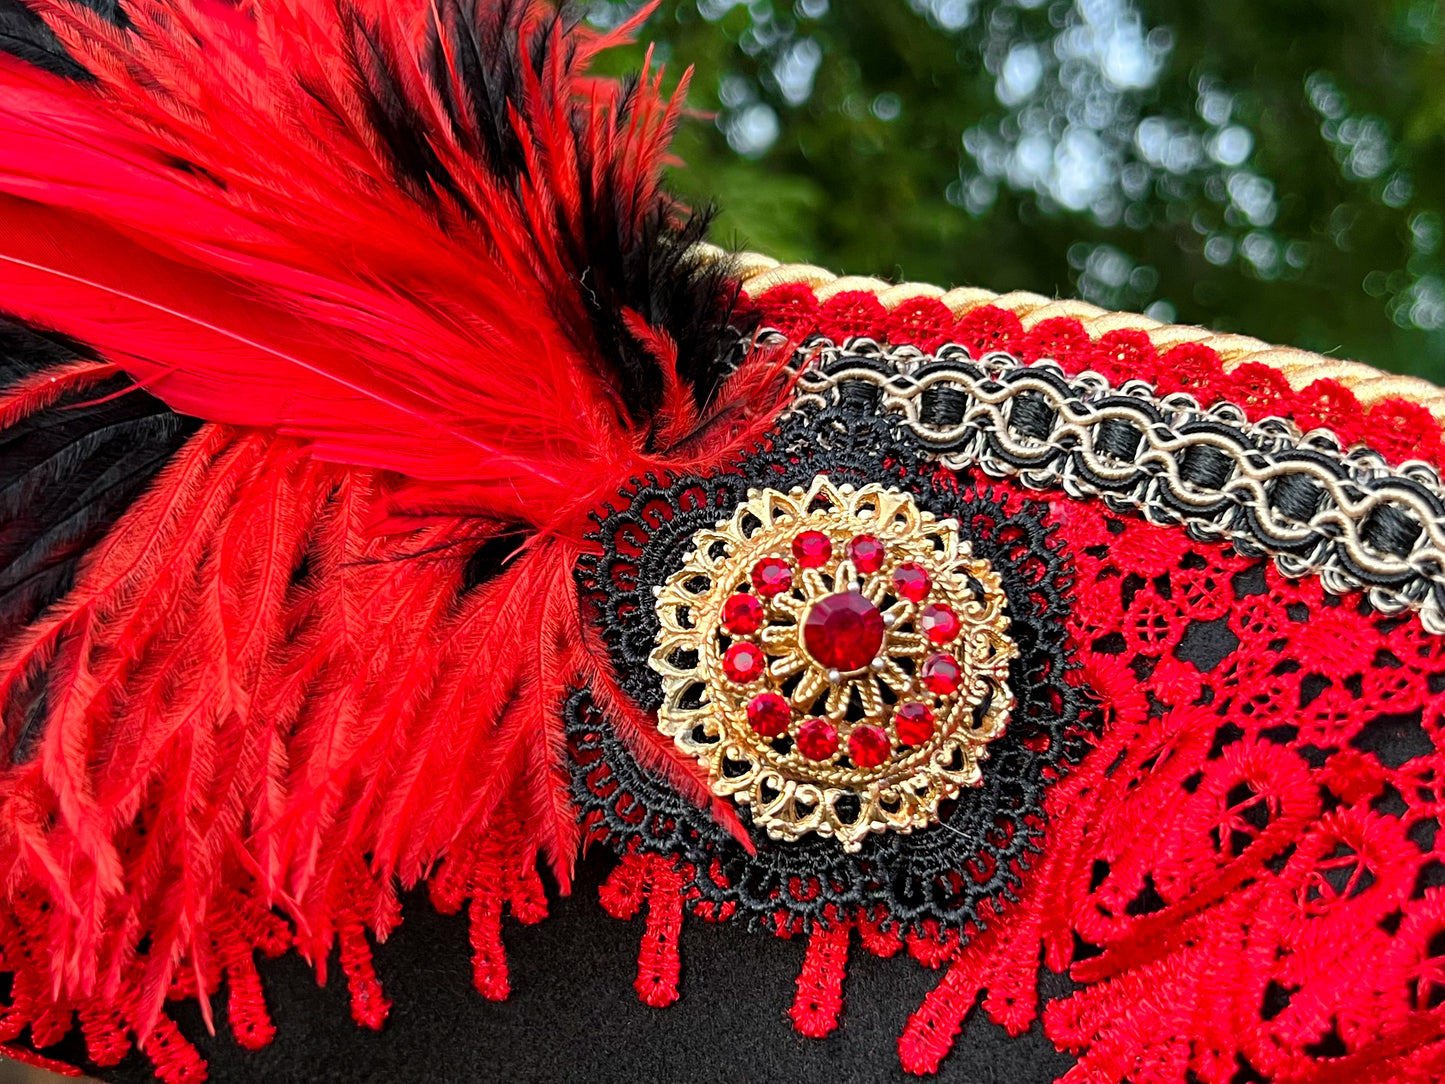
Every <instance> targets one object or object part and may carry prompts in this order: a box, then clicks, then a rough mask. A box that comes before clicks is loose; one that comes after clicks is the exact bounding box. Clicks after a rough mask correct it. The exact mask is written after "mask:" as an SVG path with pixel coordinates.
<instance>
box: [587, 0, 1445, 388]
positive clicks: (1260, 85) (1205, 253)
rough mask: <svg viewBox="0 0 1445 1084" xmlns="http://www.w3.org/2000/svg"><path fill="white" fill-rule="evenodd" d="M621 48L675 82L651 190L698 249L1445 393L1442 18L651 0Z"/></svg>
mask: <svg viewBox="0 0 1445 1084" xmlns="http://www.w3.org/2000/svg"><path fill="white" fill-rule="evenodd" d="M637 6H638V5H637V4H636V3H631V2H621V0H594V2H592V3H590V4H587V5H586V7H585V12H586V15H587V17H588V18H589V19H590V20H592V21H593V22H594V23H597V24H599V25H610V24H615V23H616V22H617V21H618V20H620V19H622V18H625V17H626V16H627V15H629V14H631V13H632V12H634V11H635V10H636V9H637ZM641 37H642V38H643V39H644V40H645V41H651V42H654V43H655V45H656V50H657V56H658V58H659V59H661V60H664V61H666V62H667V64H668V69H669V76H670V77H675V76H676V75H677V74H679V73H680V72H681V71H682V70H683V68H684V67H685V66H687V65H692V66H693V67H694V68H695V72H694V76H693V82H692V85H691V88H690V91H689V96H688V100H689V103H690V104H691V105H692V106H693V107H694V108H696V109H699V110H706V111H709V112H710V113H712V114H713V116H712V117H711V118H705V119H702V120H699V121H695V122H693V123H691V124H689V125H687V126H685V128H684V131H683V132H682V133H681V135H680V136H679V138H678V141H677V144H676V149H677V152H678V154H679V156H680V157H681V158H682V159H683V160H684V161H685V162H686V163H687V165H686V168H684V169H678V170H676V171H675V176H674V178H673V182H674V187H675V188H676V189H677V190H678V191H679V192H680V193H681V194H682V195H683V196H684V198H685V199H687V200H688V201H689V202H690V203H692V204H693V205H694V206H696V205H699V204H702V203H705V202H707V201H708V200H709V199H716V200H717V201H718V203H719V204H720V206H721V208H722V213H721V215H720V217H719V219H718V222H717V227H716V229H715V236H716V237H717V238H718V239H719V240H720V241H722V242H723V243H727V244H732V245H738V246H742V247H747V248H750V249H755V250H758V251H763V252H766V253H768V254H770V255H773V256H776V257H778V258H779V259H783V260H797V261H806V262H810V263H817V264H821V265H823V266H825V267H828V268H830V269H832V270H835V271H839V272H849V273H860V274H875V275H881V276H883V277H886V278H893V279H900V278H906V279H919V280H924V281H929V282H936V283H938V284H940V285H944V286H948V285H981V286H987V287H989V288H990V289H994V290H1012V289H1026V290H1033V291H1036V292H1038V293H1043V294H1048V295H1057V296H1082V297H1085V298H1087V299H1089V300H1091V301H1094V302H1096V303H1098V304H1101V305H1106V306H1110V307H1115V308H1126V309H1132V310H1141V311H1144V310H1147V311H1149V312H1150V313H1151V314H1152V315H1156V316H1159V317H1161V318H1164V319H1177V320H1180V321H1183V322H1189V323H1200V324H1204V325H1207V326H1211V327H1214V328H1218V329H1221V330H1233V331H1242V332H1246V333H1248V334H1252V335H1256V336H1259V337H1261V338H1264V339H1268V340H1270V341H1275V342H1282V343H1291V344H1295V345H1298V346H1302V347H1306V348H1308V349H1312V350H1317V351H1320V352H1323V353H1326V354H1331V355H1333V356H1338V357H1350V358H1357V359H1360V360H1364V361H1368V362H1371V363H1372V364H1375V365H1378V366H1380V367H1382V368H1388V369H1393V370H1395V371H1398V372H1409V373H1415V374H1418V375H1422V376H1427V377H1430V378H1432V379H1434V380H1436V381H1437V382H1441V383H1445V237H1442V217H1445V0H1207V2H1205V0H1194V2H1184V0H742V2H739V0H665V2H664V3H663V4H662V6H661V7H660V9H659V10H658V11H657V12H655V13H654V14H653V15H652V17H651V18H650V19H649V20H648V22H647V24H646V26H645V27H644V29H643V31H642V35H641ZM623 52H626V53H627V55H615V56H613V57H612V58H610V59H609V64H611V65H613V66H614V67H615V70H617V71H624V70H629V69H635V68H636V67H637V66H638V64H639V63H640V61H641V57H642V53H641V46H639V47H638V48H637V49H635V50H629V51H623Z"/></svg>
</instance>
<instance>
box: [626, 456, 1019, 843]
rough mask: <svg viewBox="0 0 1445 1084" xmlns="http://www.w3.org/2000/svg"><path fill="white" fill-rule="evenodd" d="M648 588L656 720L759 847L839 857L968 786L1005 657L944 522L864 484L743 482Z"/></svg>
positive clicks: (909, 824)
mask: <svg viewBox="0 0 1445 1084" xmlns="http://www.w3.org/2000/svg"><path fill="white" fill-rule="evenodd" d="M692 544H693V547H694V548H693V551H692V552H690V553H689V554H688V555H687V557H686V559H685V561H684V563H683V566H682V568H680V569H679V570H678V571H677V572H676V573H674V574H673V575H672V576H671V577H670V578H669V579H668V581H667V583H666V584H665V585H664V586H663V587H662V588H661V589H660V590H659V591H658V594H657V614H658V619H659V621H660V622H661V626H662V629H661V633H660V635H659V637H658V642H657V646H656V647H655V648H654V649H653V652H652V655H651V657H650V658H649V663H650V664H651V666H652V667H653V669H654V670H656V671H657V672H658V673H659V674H661V675H662V682H663V704H662V708H661V711H660V712H659V716H658V726H659V727H660V728H661V730H662V732H663V733H664V734H667V735H668V736H669V737H671V738H672V739H673V741H674V742H675V743H676V744H677V746H678V748H679V749H681V750H683V751H684V752H685V753H687V754H689V755H691V756H694V757H696V758H697V759H698V761H699V762H700V763H701V764H702V765H703V767H704V768H706V769H707V772H708V775H709V778H710V780H711V784H712V789H713V792H714V793H715V794H717V795H719V796H723V797H727V796H731V797H733V798H734V800H736V801H738V802H742V803H745V804H747V805H748V806H750V807H751V810H752V817H753V822H754V823H755V824H757V825H759V826H760V827H762V828H763V829H765V830H766V831H767V833H768V835H769V836H771V837H772V838H773V839H789V840H791V839H797V838H798V837H800V836H802V835H803V834H805V833H807V832H817V833H818V834H819V835H823V836H836V837H837V839H838V840H839V841H840V842H841V843H842V845H843V846H844V848H845V849H847V850H850V851H851V850H857V849H858V848H859V847H860V846H861V845H862V842H863V840H864V839H865V838H866V837H867V835H868V833H870V832H880V831H885V830H887V829H893V830H895V831H900V832H908V831H912V830H913V829H914V828H919V827H922V826H924V825H926V824H928V823H929V822H930V821H931V820H933V819H935V818H936V817H937V814H938V807H939V805H940V803H941V802H943V801H944V800H946V799H948V798H951V797H953V796H955V795H956V794H957V793H958V791H959V789H960V788H961V787H966V786H975V785H977V784H978V783H979V782H981V780H982V778H983V776H982V772H981V770H980V768H979V761H980V760H982V759H985V758H986V757H987V755H988V753H987V749H986V746H987V745H988V743H989V742H991V741H993V740H994V739H995V738H997V737H998V736H999V735H1000V734H1002V733H1003V730H1004V726H1005V724H1006V723H1007V721H1008V714H1009V711H1010V710H1011V709H1012V708H1013V694H1012V693H1011V692H1010V691H1009V686H1008V667H1009V663H1010V662H1011V661H1012V660H1013V659H1014V657H1015V656H1016V655H1017V654H1018V651H1017V648H1015V646H1014V644H1013V642H1012V641H1011V640H1010V639H1009V638H1008V629H1009V621H1008V617H1007V616H1006V615H1005V613H1004V606H1005V598H1004V594H1003V589H1002V587H1001V585H1000V583H999V578H998V576H997V575H996V574H995V573H994V571H993V568H992V567H991V566H990V565H989V563H988V562H987V561H986V560H983V559H980V558H975V557H974V556H973V555H972V551H971V549H970V547H969V544H968V543H967V542H966V541H964V540H962V539H961V538H960V537H959V528H958V524H957V523H956V522H955V521H953V520H949V519H944V520H940V519H936V518H935V517H934V516H933V515H932V514H931V513H929V512H924V511H921V510H920V509H919V508H918V506H917V505H916V504H914V503H913V499H912V498H911V497H910V496H908V494H906V493H901V492H899V491H897V490H892V489H887V488H885V487H883V486H880V485H867V486H864V487H863V488H861V489H856V488H854V487H853V486H851V485H842V486H834V485H833V483H832V482H831V481H829V479H828V478H827V476H826V475H820V476H819V477H817V478H816V479H814V481H813V484H812V486H811V487H810V488H808V489H807V490H804V489H802V488H801V487H800V488H796V489H793V490H792V491H791V492H789V493H782V492H779V491H777V490H773V489H762V490H750V491H749V493H748V499H747V501H746V502H744V503H743V504H741V505H739V506H738V508H737V510H736V511H735V512H734V513H733V515H732V517H731V518H730V519H729V520H727V521H726V522H724V523H721V524H719V525H718V526H717V527H716V528H715V529H710V530H701V531H698V532H697V534H696V535H694V536H693V540H692Z"/></svg>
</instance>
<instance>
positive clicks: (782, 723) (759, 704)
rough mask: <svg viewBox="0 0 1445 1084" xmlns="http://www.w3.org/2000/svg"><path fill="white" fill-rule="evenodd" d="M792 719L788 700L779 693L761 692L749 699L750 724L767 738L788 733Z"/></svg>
mask: <svg viewBox="0 0 1445 1084" xmlns="http://www.w3.org/2000/svg"><path fill="white" fill-rule="evenodd" d="M792 721H793V712H792V710H791V709H790V708H789V707H788V702H787V701H786V700H784V699H783V698H782V697H781V696H779V695H778V694H777V693H761V694H759V695H758V696H755V697H753V698H752V700H750V701H748V725H749V726H751V727H752V728H753V729H754V730H756V731H757V732H758V733H759V734H761V735H762V736H763V737H765V738H776V737H777V736H778V735H779V734H785V733H787V730H788V724H789V723H791V722H792Z"/></svg>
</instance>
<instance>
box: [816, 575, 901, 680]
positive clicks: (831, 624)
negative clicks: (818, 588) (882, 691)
mask: <svg viewBox="0 0 1445 1084" xmlns="http://www.w3.org/2000/svg"><path fill="white" fill-rule="evenodd" d="M803 646H804V647H806V648H807V649H808V654H809V655H812V656H813V658H815V659H817V660H818V661H819V662H820V663H822V664H823V665H824V666H826V667H828V668H829V669H831V670H861V669H863V667H865V666H867V665H868V664H869V663H870V662H872V661H873V658H874V656H875V655H877V654H878V649H879V648H880V647H882V646H883V615H882V614H881V613H879V612H878V607H877V606H874V605H873V603H871V602H869V601H868V600H867V599H866V598H864V597H863V596H862V595H860V594H859V593H858V592H857V591H844V592H842V593H840V594H836V595H828V596H827V597H826V598H822V599H819V600H818V601H817V602H815V603H814V604H813V606H812V608H811V609H810V610H809V611H808V616H807V617H805V618H804V619H803Z"/></svg>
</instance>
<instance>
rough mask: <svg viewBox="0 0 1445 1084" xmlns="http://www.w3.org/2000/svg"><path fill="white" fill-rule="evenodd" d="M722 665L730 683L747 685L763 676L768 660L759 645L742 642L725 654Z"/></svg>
mask: <svg viewBox="0 0 1445 1084" xmlns="http://www.w3.org/2000/svg"><path fill="white" fill-rule="evenodd" d="M722 664H723V673H725V674H726V675H727V676H728V680H729V681H735V682H737V683H738V684H739V685H746V684H747V683H748V682H750V681H752V680H754V679H755V678H757V677H758V676H759V675H760V674H762V672H763V667H764V666H765V665H766V664H767V659H765V658H764V657H763V649H762V648H760V647H758V645H757V644H750V643H748V642H747V641H746V640H740V641H738V642H737V643H735V644H733V646H732V647H730V648H728V649H727V651H725V652H723V663H722Z"/></svg>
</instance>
